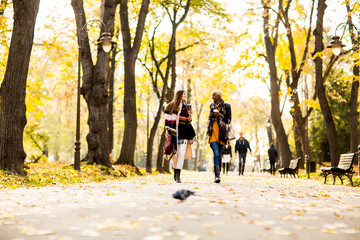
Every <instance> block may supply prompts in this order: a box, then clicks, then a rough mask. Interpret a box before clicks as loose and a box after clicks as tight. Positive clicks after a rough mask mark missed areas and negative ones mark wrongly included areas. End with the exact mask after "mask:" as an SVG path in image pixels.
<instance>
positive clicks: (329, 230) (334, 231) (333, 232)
mask: <svg viewBox="0 0 360 240" xmlns="http://www.w3.org/2000/svg"><path fill="white" fill-rule="evenodd" d="M322 232H323V233H331V234H335V233H337V231H336V229H323V230H322Z"/></svg>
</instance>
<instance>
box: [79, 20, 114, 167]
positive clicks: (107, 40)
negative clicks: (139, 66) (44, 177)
mask: <svg viewBox="0 0 360 240" xmlns="http://www.w3.org/2000/svg"><path fill="white" fill-rule="evenodd" d="M93 22H99V23H101V25H102V26H103V27H104V32H103V33H101V35H100V38H99V39H98V41H97V45H98V46H101V47H102V49H103V51H104V52H106V53H109V52H110V51H111V50H112V49H113V47H114V46H115V44H116V43H115V41H113V40H112V37H111V33H109V32H108V31H107V29H106V25H105V24H104V23H103V22H102V21H100V20H96V19H95V20H89V21H88V22H87V23H85V24H84V26H83V27H82V28H81V30H80V32H79V35H80V36H78V38H79V55H78V83H77V99H76V101H77V102H76V134H75V135H76V140H75V159H74V169H75V170H78V171H80V149H81V147H80V146H81V142H80V82H81V52H82V40H83V39H82V32H83V31H87V26H88V25H89V24H90V23H93Z"/></svg>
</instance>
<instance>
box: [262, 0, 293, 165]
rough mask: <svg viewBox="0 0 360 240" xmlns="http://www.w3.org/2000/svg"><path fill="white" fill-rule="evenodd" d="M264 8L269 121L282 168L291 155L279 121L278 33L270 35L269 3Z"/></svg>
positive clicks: (277, 25)
mask: <svg viewBox="0 0 360 240" xmlns="http://www.w3.org/2000/svg"><path fill="white" fill-rule="evenodd" d="M262 3H263V6H264V13H263V19H264V24H263V29H264V39H265V48H266V57H267V62H268V65H269V70H270V96H271V120H272V123H273V126H274V129H275V132H276V137H277V143H278V145H279V152H280V158H281V165H282V166H283V167H287V166H288V165H289V163H290V160H291V159H292V154H291V151H290V146H289V143H288V139H287V135H286V132H285V128H284V125H283V123H282V119H281V111H280V102H279V85H278V77H277V69H276V58H275V52H276V46H277V39H278V33H277V31H278V30H276V33H275V36H274V37H272V36H271V35H270V22H269V20H270V16H269V14H270V13H269V7H268V4H269V1H262ZM281 5H282V1H281V0H280V1H279V6H281ZM279 21H280V19H279V17H278V19H277V21H276V26H275V29H278V27H279Z"/></svg>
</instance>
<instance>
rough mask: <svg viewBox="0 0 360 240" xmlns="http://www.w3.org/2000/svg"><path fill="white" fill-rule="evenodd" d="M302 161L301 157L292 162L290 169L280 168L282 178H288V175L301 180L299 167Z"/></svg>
mask: <svg viewBox="0 0 360 240" xmlns="http://www.w3.org/2000/svg"><path fill="white" fill-rule="evenodd" d="M300 160H301V157H299V158H296V159H293V160H291V161H290V164H289V167H287V168H280V169H279V173H280V175H281V177H282V176H284V177H286V176H287V175H288V174H289V175H290V176H291V177H292V176H294V178H295V177H296V175H297V177H298V178H299V165H300Z"/></svg>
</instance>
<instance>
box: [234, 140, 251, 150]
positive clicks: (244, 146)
mask: <svg viewBox="0 0 360 240" xmlns="http://www.w3.org/2000/svg"><path fill="white" fill-rule="evenodd" d="M248 149H249V150H250V152H252V151H251V148H250V144H249V141H248V140H246V139H245V138H244V139H243V140H241V141H240V138H239V139H238V140H236V143H235V153H237V152H239V153H245V154H246V153H247V150H248Z"/></svg>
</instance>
